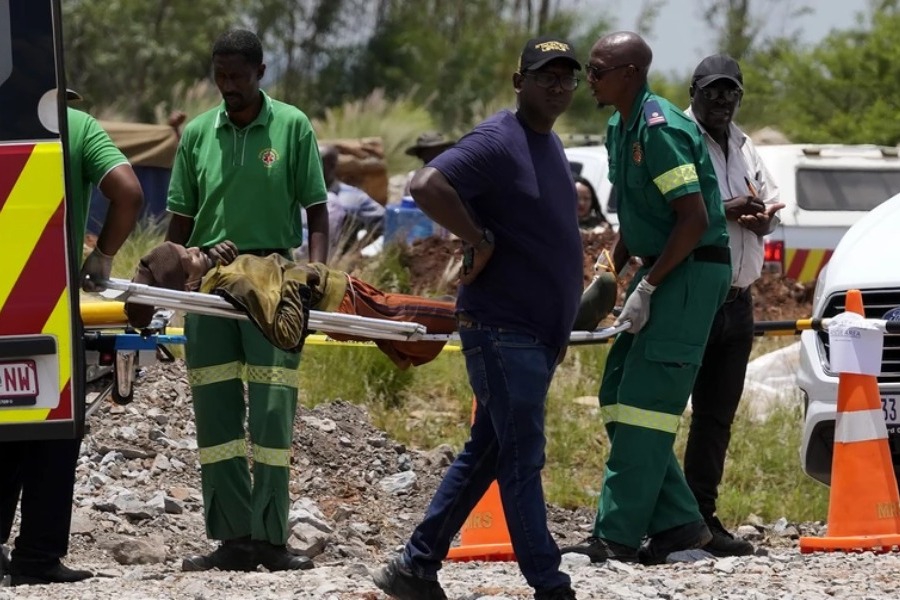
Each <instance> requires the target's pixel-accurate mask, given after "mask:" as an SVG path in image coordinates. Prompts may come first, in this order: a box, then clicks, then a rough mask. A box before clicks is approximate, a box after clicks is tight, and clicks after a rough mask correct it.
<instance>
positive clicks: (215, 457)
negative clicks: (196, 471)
mask: <svg viewBox="0 0 900 600" xmlns="http://www.w3.org/2000/svg"><path fill="white" fill-rule="evenodd" d="M246 457H247V442H245V441H244V440H231V441H230V442H225V443H224V444H219V445H217V446H209V447H208V448H200V464H201V465H210V464H212V463H217V462H222V461H223V460H230V459H232V458H246Z"/></svg>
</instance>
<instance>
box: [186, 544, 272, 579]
mask: <svg viewBox="0 0 900 600" xmlns="http://www.w3.org/2000/svg"><path fill="white" fill-rule="evenodd" d="M255 550H256V549H255V546H254V544H253V542H251V541H250V539H249V538H246V537H244V538H238V539H235V540H225V541H223V542H222V543H221V544H219V547H218V548H216V549H215V550H213V551H212V552H210V553H209V554H198V555H194V556H188V557H186V558H185V559H184V560H182V561H181V570H182V571H209V570H212V569H219V570H220V571H255V570H256V565H258V564H259V562H258V561H257V560H256V551H255Z"/></svg>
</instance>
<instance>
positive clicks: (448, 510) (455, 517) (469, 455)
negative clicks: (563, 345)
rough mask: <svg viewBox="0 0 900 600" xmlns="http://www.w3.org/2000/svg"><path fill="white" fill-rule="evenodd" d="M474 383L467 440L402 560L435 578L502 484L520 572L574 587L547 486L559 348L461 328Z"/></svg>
mask: <svg viewBox="0 0 900 600" xmlns="http://www.w3.org/2000/svg"><path fill="white" fill-rule="evenodd" d="M459 334H460V338H461V340H462V347H463V354H464V355H465V358H466V369H467V371H468V374H469V383H470V384H471V385H472V390H473V391H474V392H475V397H476V399H477V401H478V404H477V408H476V410H475V419H474V421H473V423H472V431H471V433H470V436H469V440H468V441H467V442H466V444H465V447H464V448H463V450H462V452H461V453H460V454H459V456H457V457H456V460H455V461H454V462H453V464H452V465H450V468H449V469H448V470H447V473H446V475H445V476H444V480H443V481H442V482H441V485H440V486H439V487H438V490H437V492H436V493H435V495H434V498H432V500H431V504H430V505H429V506H428V510H427V511H426V513H425V518H424V519H423V520H422V522H421V523H420V524H419V526H418V527H416V530H415V531H414V532H413V534H412V536H411V538H410V540H409V542H408V543H407V544H406V548H405V549H404V552H403V559H404V562H405V563H406V565H407V566H408V567H409V568H410V570H412V572H413V573H414V574H415V575H417V576H418V577H422V578H426V579H431V580H435V579H437V572H438V569H440V568H441V561H442V560H443V559H444V557H446V556H447V551H448V550H449V548H450V542H451V540H452V539H453V537H454V536H455V535H456V533H457V532H458V531H459V530H460V528H461V527H462V526H463V523H465V520H466V518H467V517H468V516H469V513H470V512H471V511H472V509H473V508H474V507H475V505H476V504H477V503H478V501H479V500H480V499H481V497H482V496H483V495H484V493H485V491H487V489H488V486H489V485H490V484H491V482H492V481H493V480H494V479H496V480H497V482H498V484H499V487H500V499H501V502H502V503H503V511H504V513H505V515H506V522H507V526H508V527H509V534H510V539H511V541H512V546H513V550H514V551H515V553H516V559H517V560H518V563H519V568H520V569H521V570H522V574H523V575H524V576H525V579H526V581H528V584H529V585H531V586H532V587H533V588H535V589H537V590H545V589H552V588H555V587H559V586H563V585H568V584H569V583H570V580H569V576H568V575H566V574H565V573H563V572H561V571H560V570H559V563H560V555H559V548H558V547H557V546H556V542H554V541H553V538H552V537H551V535H550V531H549V530H548V529H547V510H546V506H545V504H544V490H543V487H542V485H541V469H542V468H543V467H544V446H545V438H544V405H545V401H546V398H547V389H548V388H549V387H550V380H551V379H552V378H553V372H554V370H555V369H556V361H557V359H558V358H559V354H560V348H555V347H551V346H547V345H545V344H543V343H541V342H540V341H538V339H537V338H535V337H534V336H533V335H531V334H527V333H519V332H516V331H512V330H509V329H498V328H493V327H488V326H484V325H480V324H478V323H468V322H463V323H461V324H460V333H459Z"/></svg>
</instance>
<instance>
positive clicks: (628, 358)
mask: <svg viewBox="0 0 900 600" xmlns="http://www.w3.org/2000/svg"><path fill="white" fill-rule="evenodd" d="M651 59H652V52H651V50H650V48H649V46H647V44H646V42H644V40H643V39H641V37H640V36H638V35H637V34H634V33H630V32H618V33H612V34H609V35H607V36H604V37H602V38H600V40H598V41H597V43H596V44H595V45H594V47H593V49H592V50H591V57H590V64H589V65H588V67H587V73H588V83H589V84H590V86H591V91H592V94H593V96H594V98H595V99H596V100H597V102H598V104H599V105H601V106H608V105H612V106H614V107H615V108H616V111H617V112H616V113H615V114H614V115H613V116H612V118H611V119H610V121H609V128H608V131H607V149H608V150H609V165H610V169H609V178H610V181H612V183H613V185H614V186H615V187H616V189H617V190H619V199H620V200H619V207H618V210H619V226H620V233H621V235H620V239H619V241H618V243H617V245H616V248H615V251H614V253H613V262H614V264H615V265H616V266H619V267H622V266H624V265H625V263H626V261H627V260H629V258H630V257H631V256H637V257H641V259H642V262H643V266H642V267H641V268H640V269H639V270H638V272H637V273H636V275H635V277H634V281H633V282H632V284H631V289H630V290H629V296H628V298H627V300H626V301H625V305H624V307H623V309H622V313H621V315H620V316H619V318H618V322H624V321H630V323H631V327H630V329H629V330H628V331H627V332H626V333H622V334H620V335H619V336H618V338H617V339H616V341H615V343H614V344H613V347H612V349H611V350H610V353H609V357H608V359H607V362H606V370H605V372H604V375H603V381H602V384H601V386H600V405H601V414H602V416H603V420H604V423H605V425H606V431H607V433H608V435H609V438H610V441H611V450H610V455H609V459H608V460H607V463H606V471H605V474H604V480H603V490H602V492H601V494H600V500H599V508H598V511H597V518H596V522H595V524H594V531H593V535H592V536H591V537H590V538H588V540H586V542H585V543H584V544H582V545H579V546H573V547H570V548H567V549H565V550H567V551H570V552H580V553H583V554H586V555H588V556H589V557H590V558H591V561H592V562H602V561H605V560H606V559H609V558H613V559H617V560H625V561H637V560H640V561H641V562H643V563H645V564H655V563H660V562H664V561H665V560H666V557H667V556H668V555H669V554H671V553H672V552H677V551H680V550H688V549H693V548H699V547H701V546H703V545H704V544H706V543H707V542H708V541H709V539H710V537H711V536H710V532H709V530H708V529H707V527H706V524H705V523H704V521H703V519H702V517H701V516H700V512H699V510H698V508H697V502H696V500H695V499H694V496H693V494H692V493H691V490H690V489H689V488H688V486H687V483H686V482H685V479H684V474H683V473H682V471H681V467H680V466H679V465H678V461H677V459H676V458H675V453H674V452H673V450H672V445H673V444H674V441H675V433H676V430H677V428H678V423H679V420H680V417H681V414H682V412H683V411H684V408H685V406H686V405H687V400H688V397H689V395H690V393H691V388H692V386H693V383H694V378H695V377H696V375H697V370H698V368H699V366H700V363H701V361H702V358H703V349H704V347H705V344H706V339H707V336H708V335H709V330H710V327H711V325H712V320H713V317H714V315H715V313H716V311H717V310H718V308H719V306H720V305H721V304H722V301H723V300H724V298H725V294H726V293H727V291H728V287H729V284H730V282H731V262H730V257H729V250H728V235H727V233H726V229H725V215H724V212H723V209H722V199H721V197H720V195H719V188H718V183H717V180H716V174H715V170H714V168H713V164H712V162H711V160H710V158H709V154H708V152H707V148H706V143H705V142H704V140H703V138H702V137H701V135H700V132H699V130H698V129H697V126H696V124H695V123H694V122H693V121H692V120H691V119H689V118H688V117H687V116H685V115H684V113H683V112H682V111H681V110H680V109H679V108H677V107H675V106H673V105H672V104H671V103H669V102H668V101H667V100H665V99H663V98H660V97H659V96H656V95H655V94H653V93H651V92H650V90H649V89H648V87H647V71H648V69H649V67H650V62H651ZM618 270H619V271H621V268H620V269H618ZM645 536H648V537H649V539H648V541H647V542H645V543H644V544H643V546H642V545H641V543H642V540H643V539H644V537H645Z"/></svg>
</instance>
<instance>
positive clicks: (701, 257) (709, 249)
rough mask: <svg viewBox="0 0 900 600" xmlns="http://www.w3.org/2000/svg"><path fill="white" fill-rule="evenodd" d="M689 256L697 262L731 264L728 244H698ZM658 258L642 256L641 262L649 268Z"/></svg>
mask: <svg viewBox="0 0 900 600" xmlns="http://www.w3.org/2000/svg"><path fill="white" fill-rule="evenodd" d="M689 257H693V259H694V260H696V261H699V262H708V263H717V264H721V265H730V264H731V250H729V248H728V246H700V247H699V248H694V250H693V252H691V253H690V255H689ZM658 258H659V257H658V256H642V257H641V262H642V263H644V266H645V267H647V268H648V269H649V268H650V267H652V266H653V264H654V263H655V262H656V260H657V259H658Z"/></svg>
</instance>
